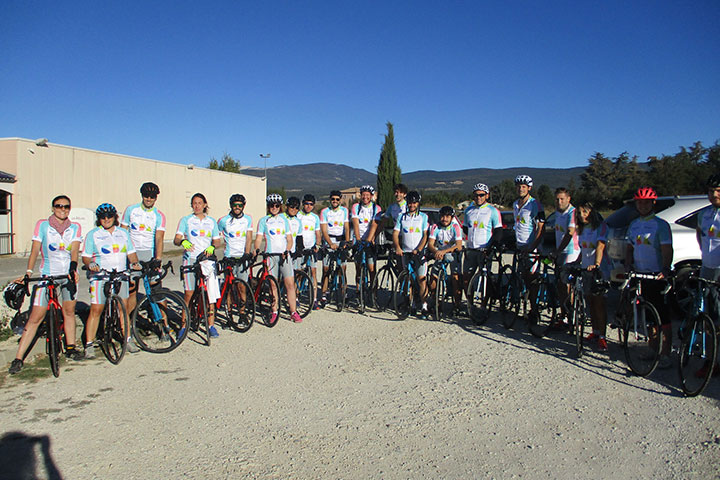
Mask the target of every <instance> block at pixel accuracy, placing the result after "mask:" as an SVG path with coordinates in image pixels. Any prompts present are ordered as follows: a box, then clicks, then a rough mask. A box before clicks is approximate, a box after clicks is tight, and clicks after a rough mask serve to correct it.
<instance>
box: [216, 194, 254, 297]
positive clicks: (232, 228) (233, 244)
mask: <svg viewBox="0 0 720 480" xmlns="http://www.w3.org/2000/svg"><path fill="white" fill-rule="evenodd" d="M229 203H230V212H228V214H227V215H225V216H224V217H222V218H221V219H220V220H219V221H218V230H220V233H221V234H222V236H223V240H224V241H225V258H241V257H242V256H243V255H245V254H249V253H251V252H252V244H253V227H252V217H251V216H250V215H248V214H246V213H245V203H246V202H245V195H243V194H241V193H234V194H232V195H230V199H229ZM249 267H250V263H246V264H245V265H235V266H234V267H233V274H234V275H235V277H237V278H239V279H241V280H244V281H246V282H247V281H248V270H249ZM239 290H240V292H239V294H240V299H241V300H242V301H243V304H244V302H245V299H246V298H247V297H246V295H247V292H245V289H244V288H241V289H239Z"/></svg>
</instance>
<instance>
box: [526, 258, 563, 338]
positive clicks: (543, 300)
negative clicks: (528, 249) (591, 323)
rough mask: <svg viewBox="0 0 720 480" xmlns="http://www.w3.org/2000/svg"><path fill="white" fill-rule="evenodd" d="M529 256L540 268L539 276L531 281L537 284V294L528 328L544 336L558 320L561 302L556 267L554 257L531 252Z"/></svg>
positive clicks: (529, 316) (535, 334)
mask: <svg viewBox="0 0 720 480" xmlns="http://www.w3.org/2000/svg"><path fill="white" fill-rule="evenodd" d="M527 258H528V260H529V261H530V262H536V261H537V262H539V269H540V273H539V274H538V276H537V277H535V278H534V279H533V280H532V282H531V285H537V295H536V297H535V301H534V302H533V303H534V305H532V306H531V308H530V314H529V315H528V328H529V329H530V333H532V334H533V335H534V336H536V337H538V338H543V337H544V336H545V335H547V332H548V330H550V327H551V326H553V325H555V324H556V323H557V321H558V311H557V310H558V307H559V303H558V292H557V285H556V283H555V267H554V265H553V259H552V258H551V257H549V256H547V255H541V254H538V253H531V254H529V255H528V256H527ZM533 307H534V308H533Z"/></svg>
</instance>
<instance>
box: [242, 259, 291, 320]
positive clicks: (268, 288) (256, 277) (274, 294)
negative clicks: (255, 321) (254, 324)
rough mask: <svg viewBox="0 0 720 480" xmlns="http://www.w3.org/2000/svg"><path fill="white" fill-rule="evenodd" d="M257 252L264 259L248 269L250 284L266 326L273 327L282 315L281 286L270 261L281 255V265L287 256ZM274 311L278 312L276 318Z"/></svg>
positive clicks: (256, 305)
mask: <svg viewBox="0 0 720 480" xmlns="http://www.w3.org/2000/svg"><path fill="white" fill-rule="evenodd" d="M255 254H256V255H257V256H260V257H261V258H262V261H260V262H258V263H256V264H254V265H252V266H251V267H250V269H249V270H248V284H249V285H250V291H251V292H252V296H253V300H254V303H255V308H256V311H257V313H259V314H260V316H261V317H262V318H263V323H265V326H267V327H270V328H272V327H274V326H275V325H277V321H278V318H279V316H280V315H279V308H280V303H279V298H280V297H279V293H280V286H279V285H278V281H277V279H276V278H275V276H273V275H271V274H270V266H269V265H268V262H269V259H270V258H271V257H280V258H279V261H280V265H282V263H283V262H284V261H285V259H286V257H285V254H284V253H268V252H260V251H259V250H258V251H256V252H255ZM253 269H257V272H253ZM273 313H277V315H275V316H274V318H273Z"/></svg>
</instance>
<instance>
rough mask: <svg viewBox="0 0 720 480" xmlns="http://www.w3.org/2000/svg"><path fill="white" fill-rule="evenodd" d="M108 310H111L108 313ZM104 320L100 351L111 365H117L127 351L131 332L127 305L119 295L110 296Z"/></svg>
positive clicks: (104, 311) (103, 316) (106, 304)
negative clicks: (128, 335) (126, 311)
mask: <svg viewBox="0 0 720 480" xmlns="http://www.w3.org/2000/svg"><path fill="white" fill-rule="evenodd" d="M108 309H110V310H109V311H107V310H108ZM102 318H103V329H102V335H101V337H100V349H101V350H102V352H103V354H104V355H105V358H107V359H108V361H109V362H110V363H112V364H113V365H117V364H118V363H120V361H122V359H123V357H124V356H125V352H126V351H127V333H129V332H130V325H129V321H128V318H127V314H126V313H125V305H124V304H123V301H122V299H121V298H120V297H119V296H118V295H114V294H113V295H110V297H109V298H108V299H107V301H106V302H105V309H104V310H103V313H102Z"/></svg>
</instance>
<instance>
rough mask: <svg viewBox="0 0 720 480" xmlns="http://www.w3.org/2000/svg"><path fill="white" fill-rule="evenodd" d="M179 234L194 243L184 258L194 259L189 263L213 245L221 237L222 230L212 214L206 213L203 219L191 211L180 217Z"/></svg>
mask: <svg viewBox="0 0 720 480" xmlns="http://www.w3.org/2000/svg"><path fill="white" fill-rule="evenodd" d="M177 235H183V236H184V237H185V239H186V240H189V241H190V243H192V245H193V248H192V250H185V253H183V259H185V260H188V261H190V260H192V261H190V262H189V263H193V262H194V261H195V259H196V258H197V256H198V255H200V254H201V253H202V252H203V251H204V250H205V249H206V248H208V247H209V246H210V245H212V241H213V240H217V239H219V238H220V231H219V230H218V225H217V222H216V221H215V219H214V218H212V217H211V216H209V215H205V218H202V219H201V218H200V217H197V216H196V215H195V214H194V213H191V214H190V215H186V216H184V217H183V218H181V219H180V223H178V228H177Z"/></svg>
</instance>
